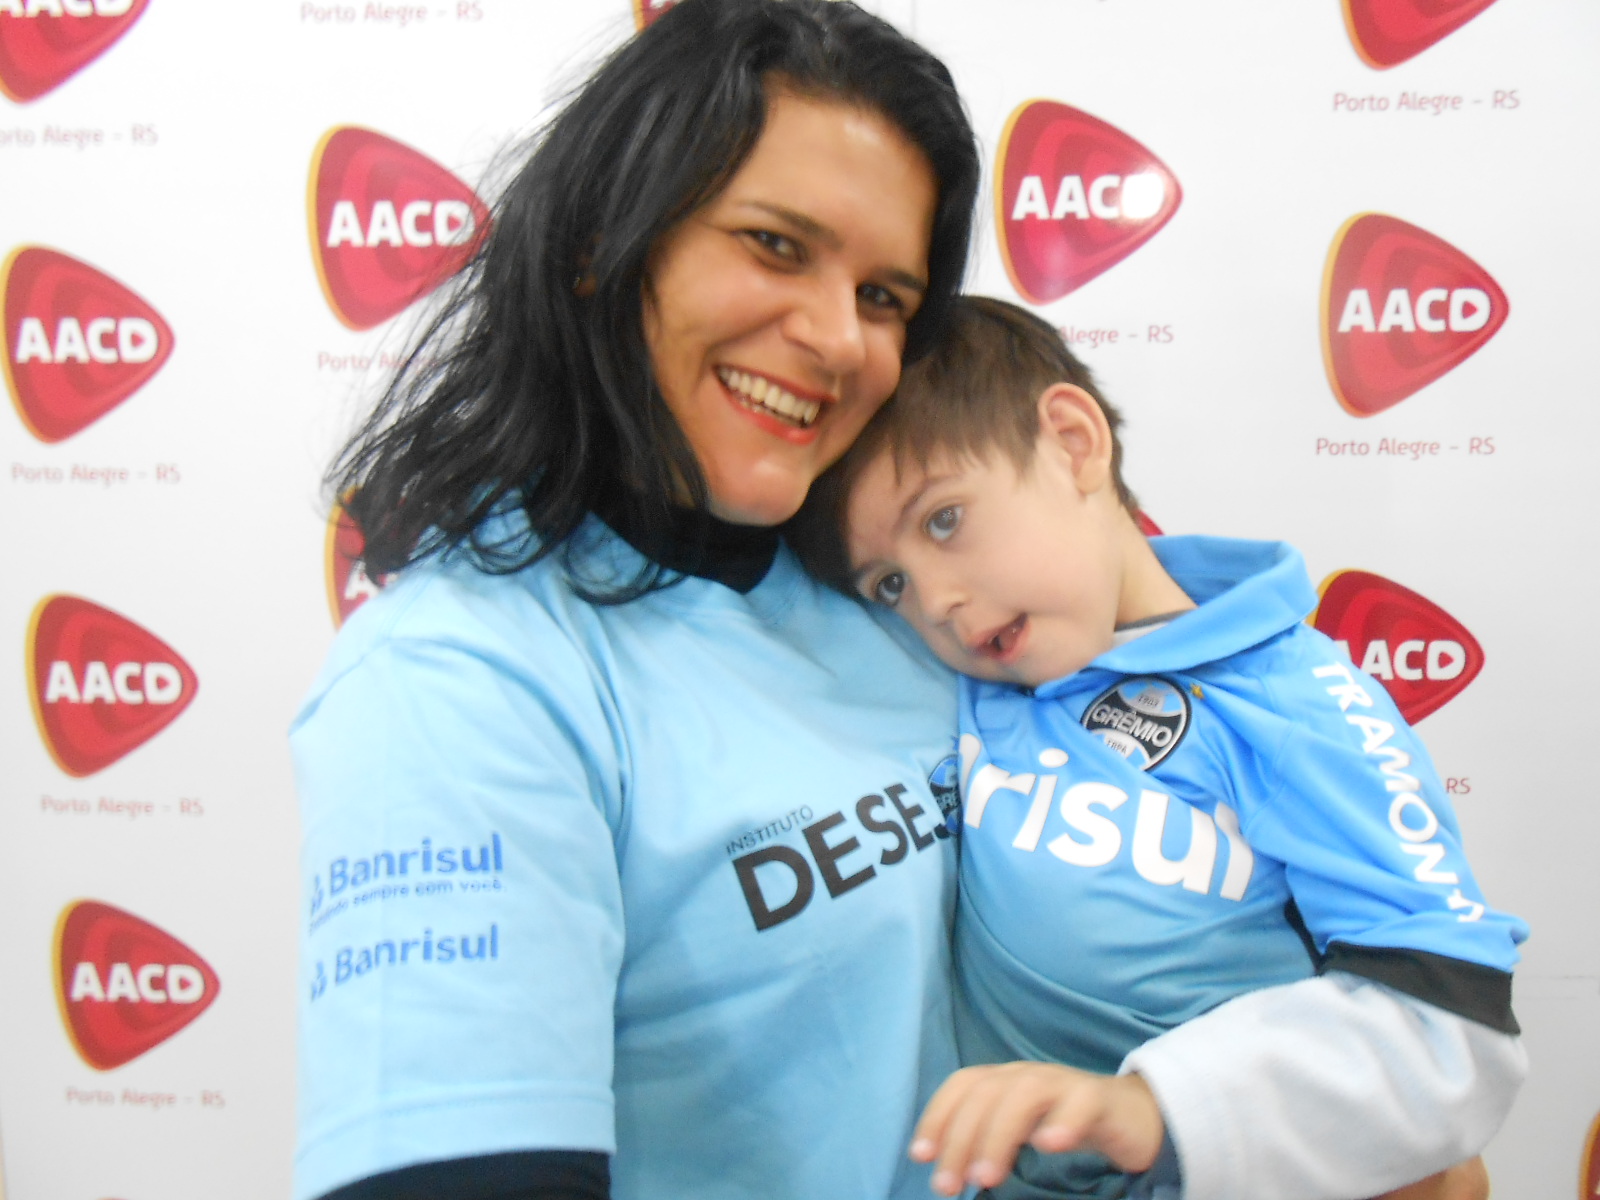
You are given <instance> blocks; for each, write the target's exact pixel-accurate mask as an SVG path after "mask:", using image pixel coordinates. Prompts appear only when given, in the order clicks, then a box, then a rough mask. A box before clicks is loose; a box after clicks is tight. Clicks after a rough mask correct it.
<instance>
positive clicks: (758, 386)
mask: <svg viewBox="0 0 1600 1200" xmlns="http://www.w3.org/2000/svg"><path fill="white" fill-rule="evenodd" d="M717 378H718V379H720V380H721V381H722V386H723V387H725V388H727V389H728V391H730V392H732V393H733V394H734V396H736V397H737V398H738V399H739V401H740V402H741V403H743V404H744V405H746V406H747V407H749V408H753V409H756V410H758V411H760V412H763V413H767V414H769V415H771V416H774V417H777V418H778V419H779V420H780V421H783V422H784V423H786V424H788V425H792V426H794V427H795V428H796V429H810V428H811V426H812V425H813V424H814V423H815V422H816V419H817V414H818V413H820V412H821V411H822V402H821V401H820V400H811V399H803V398H801V397H799V396H796V395H795V394H794V393H793V392H791V391H790V390H789V389H788V388H786V387H784V386H783V385H782V384H780V383H778V382H776V381H775V380H772V379H768V378H766V377H765V376H762V375H752V374H751V373H750V372H748V371H740V370H737V369H736V368H734V367H718V368H717Z"/></svg>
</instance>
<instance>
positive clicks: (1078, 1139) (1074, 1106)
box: [1030, 1079, 1106, 1154]
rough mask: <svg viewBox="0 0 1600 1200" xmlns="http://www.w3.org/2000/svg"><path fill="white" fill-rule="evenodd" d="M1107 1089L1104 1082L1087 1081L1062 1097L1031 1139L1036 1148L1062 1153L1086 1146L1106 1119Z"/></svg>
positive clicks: (1058, 1096) (1046, 1114)
mask: <svg viewBox="0 0 1600 1200" xmlns="http://www.w3.org/2000/svg"><path fill="white" fill-rule="evenodd" d="M1105 1112H1106V1095H1105V1087H1104V1085H1103V1083H1102V1082H1101V1081H1100V1080H1094V1079H1089V1080H1085V1081H1084V1082H1083V1084H1082V1085H1081V1086H1079V1087H1076V1088H1074V1089H1072V1090H1071V1091H1070V1092H1067V1093H1065V1094H1058V1095H1057V1096H1056V1098H1055V1103H1053V1104H1052V1105H1051V1106H1050V1108H1049V1110H1048V1111H1046V1112H1045V1113H1043V1114H1042V1115H1041V1116H1040V1117H1039V1120H1038V1123H1037V1125H1036V1127H1035V1129H1034V1131H1033V1136H1032V1138H1031V1139H1030V1141H1031V1142H1032V1144H1033V1146H1034V1148H1035V1149H1038V1150H1043V1151H1044V1152H1045V1153H1046V1154H1060V1153H1062V1152H1063V1151H1066V1150H1075V1149H1077V1148H1078V1147H1080V1146H1082V1145H1084V1143H1085V1142H1086V1141H1088V1139H1089V1135H1090V1133H1091V1132H1092V1131H1093V1130H1094V1128H1095V1126H1096V1125H1097V1124H1098V1123H1099V1121H1100V1120H1101V1119H1102V1118H1103V1117H1104V1116H1105Z"/></svg>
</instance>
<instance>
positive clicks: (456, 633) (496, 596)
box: [302, 550, 591, 713]
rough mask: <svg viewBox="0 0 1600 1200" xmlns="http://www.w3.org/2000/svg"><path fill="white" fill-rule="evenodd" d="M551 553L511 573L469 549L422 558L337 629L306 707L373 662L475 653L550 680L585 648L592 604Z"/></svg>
mask: <svg viewBox="0 0 1600 1200" xmlns="http://www.w3.org/2000/svg"><path fill="white" fill-rule="evenodd" d="M559 558H560V556H559V555H549V556H546V557H544V558H541V559H539V560H538V561H537V562H534V563H533V564H531V565H529V566H526V567H523V568H521V569H519V570H515V571H510V572H495V571H490V570H486V569H484V567H483V566H482V565H481V564H480V563H478V562H476V561H475V560H474V559H473V557H472V556H471V555H470V554H469V553H467V552H466V551H465V550H455V551H451V552H447V553H444V554H441V555H437V556H435V557H432V558H429V559H426V560H423V561H422V562H418V563H414V564H412V565H411V566H409V567H406V568H405V569H404V570H402V571H400V572H398V573H397V574H396V575H394V576H393V577H391V579H390V580H389V581H388V582H387V583H386V584H385V586H384V587H383V588H382V589H381V590H380V591H379V592H378V594H377V595H375V596H374V597H372V598H371V599H370V600H368V601H367V602H366V603H365V604H363V605H362V606H361V607H360V608H359V609H357V610H356V611H355V612H354V613H352V614H351V616H350V618H349V619H348V620H347V621H346V622H345V623H344V626H343V627H342V628H341V629H340V630H339V632H338V634H337V635H336V636H335V638H334V641H333V645H332V646H331V647H330V649H329V652H328V657H327V659H326V660H325V662H324V664H323V667H322V671H321V672H320V674H319V675H318V677H317V680H316V682H315V683H314V684H313V686H312V688H311V692H310V695H309V696H308V697H307V700H306V704H305V706H304V708H303V709H302V713H304V712H306V711H308V710H309V709H311V708H312V707H314V706H315V704H316V702H317V701H318V699H319V698H320V697H322V696H323V695H325V694H326V693H327V692H328V691H329V690H330V689H331V688H333V687H335V686H337V685H338V684H339V682H340V681H341V680H343V679H345V678H347V677H348V676H350V675H351V674H352V673H359V672H361V671H363V670H364V669H365V668H367V667H369V666H370V665H371V664H372V663H373V662H374V660H383V661H385V662H392V661H394V660H396V659H403V660H409V661H415V662H419V663H421V662H426V663H432V664H439V665H440V666H441V667H442V668H444V669H448V664H449V663H450V662H451V661H461V660H465V659H472V660H477V661H484V662H490V663H493V664H495V666H496V667H497V669H498V671H499V672H500V673H501V674H506V675H517V674H521V673H524V672H528V671H537V672H538V673H539V674H540V675H542V676H543V677H546V678H548V677H549V676H551V675H552V673H554V672H555V671H558V670H559V668H560V665H561V663H562V661H563V660H568V661H570V662H571V663H572V665H573V666H574V667H576V666H578V665H580V664H579V663H578V661H577V660H578V659H579V658H581V655H580V654H578V652H577V651H576V650H575V647H576V646H577V645H578V644H579V643H581V642H582V640H583V638H582V633H581V629H580V627H581V626H582V624H583V623H584V613H585V612H586V611H587V610H589V609H590V608H591V606H590V605H588V604H587V603H586V602H585V601H583V600H582V599H581V598H580V597H579V596H578V595H577V593H576V591H575V590H574V588H573V586H572V583H571V581H570V579H569V577H568V575H567V572H566V571H565V570H564V569H563V567H562V564H561V563H560V561H559Z"/></svg>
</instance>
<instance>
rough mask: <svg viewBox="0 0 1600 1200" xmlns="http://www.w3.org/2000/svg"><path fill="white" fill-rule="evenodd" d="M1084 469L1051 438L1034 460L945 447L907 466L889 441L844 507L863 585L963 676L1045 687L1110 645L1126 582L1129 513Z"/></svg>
mask: <svg viewBox="0 0 1600 1200" xmlns="http://www.w3.org/2000/svg"><path fill="white" fill-rule="evenodd" d="M1080 467H1081V464H1080V463H1077V462H1075V461H1074V459H1073V457H1072V454H1071V452H1070V450H1069V448H1068V447H1066V446H1064V445H1063V444H1061V443H1060V442H1059V441H1058V440H1056V439H1055V438H1052V437H1050V436H1049V435H1047V434H1042V435H1041V436H1040V437H1039V439H1038V442H1037V445H1036V447H1035V451H1034V456H1033V461H1032V462H1031V463H1030V464H1029V465H1028V467H1027V469H1026V470H1019V469H1018V468H1017V467H1016V466H1015V465H1014V464H1013V463H1012V462H1011V460H1010V459H1009V458H1007V457H1006V456H1005V455H1004V454H1003V453H1001V452H999V451H991V452H990V453H989V454H988V455H986V456H985V457H983V458H981V459H971V458H961V457H957V456H954V455H950V454H945V453H943V452H941V453H939V454H937V455H935V457H934V458H933V459H932V461H930V462H929V463H928V465H927V467H926V468H922V467H919V466H917V465H916V464H915V463H912V462H907V463H905V464H904V465H903V467H902V469H901V470H900V471H899V472H898V474H897V471H896V466H895V461H894V455H893V453H892V452H890V451H889V450H885V451H883V452H882V453H880V454H879V455H878V456H877V457H876V458H875V459H873V460H872V461H871V462H869V463H868V464H867V465H866V467H865V468H864V469H863V470H862V472H861V474H860V475H859V476H858V477H857V480H856V485H855V487H854V489H853V490H852V491H851V494H850V499H849V504H848V507H847V509H846V517H847V522H848V541H849V550H850V561H851V566H852V567H853V568H854V569H855V571H856V577H855V578H856V586H857V588H858V589H859V590H860V592H861V594H862V595H864V596H865V597H866V598H867V599H869V600H872V601H874V602H876V603H879V604H883V605H886V606H888V607H890V608H893V609H894V610H895V611H896V612H898V613H899V614H900V615H901V616H902V617H904V618H905V619H906V620H907V621H909V622H910V623H911V625H912V627H913V628H915V629H916V631H917V632H918V633H919V634H921V635H922V637H923V639H924V640H925V641H926V642H927V643H928V645H929V646H930V647H932V649H933V650H934V652H935V653H936V654H938V656H939V657H940V658H941V659H943V660H944V661H945V662H946V663H948V664H949V665H950V666H952V667H954V668H955V669H956V670H958V671H961V672H963V673H964V674H967V675H974V676H977V677H979V678H981V679H993V680H1000V681H1003V682H1009V683H1017V684H1023V685H1027V686H1035V685H1038V684H1041V683H1044V682H1046V681H1048V680H1051V679H1057V678H1060V677H1061V676H1063V675H1068V674H1070V673H1072V672H1073V671H1076V670H1078V669H1079V668H1080V667H1083V666H1084V665H1086V664H1087V663H1088V662H1089V661H1090V660H1091V659H1093V658H1095V657H1096V656H1098V655H1100V654H1102V653H1104V652H1105V651H1106V650H1108V649H1110V647H1111V637H1112V632H1113V630H1114V629H1115V626H1116V620H1117V612H1118V603H1119V597H1120V592H1121V586H1122V581H1121V566H1120V558H1119V556H1118V544H1117V534H1116V524H1115V521H1114V519H1113V516H1112V512H1120V509H1117V508H1115V507H1114V506H1115V500H1114V499H1113V500H1112V502H1111V503H1112V505H1113V509H1112V510H1111V511H1110V512H1108V510H1107V506H1106V501H1105V496H1104V489H1099V490H1098V491H1097V490H1096V489H1093V488H1089V489H1088V490H1086V489H1085V487H1084V486H1081V481H1082V478H1083V476H1082V472H1081V470H1080Z"/></svg>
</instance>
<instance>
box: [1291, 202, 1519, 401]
mask: <svg viewBox="0 0 1600 1200" xmlns="http://www.w3.org/2000/svg"><path fill="white" fill-rule="evenodd" d="M1510 311H1511V304H1510V301H1508V300H1507V299H1506V294H1505V293H1504V292H1503V291H1501V290H1500V285H1499V284H1497V283H1496V282H1495V281H1494V280H1493V279H1492V278H1490V276H1489V273H1488V272H1487V271H1485V270H1484V269H1483V268H1482V267H1480V266H1479V265H1478V264H1477V263H1475V262H1473V261H1472V259H1470V258H1468V257H1467V256H1466V255H1465V254H1463V253H1462V252H1461V251H1459V250H1457V249H1456V248H1455V247H1454V246H1452V245H1451V244H1450V243H1449V242H1446V241H1445V240H1444V239H1443V238H1439V237H1436V236H1435V235H1433V234H1431V233H1429V232H1428V231H1427V230H1426V229H1419V228H1418V227H1417V226H1415V225H1411V224H1408V223H1407V222H1405V221H1402V220H1400V219H1399V218H1398V217H1390V216H1385V215H1384V214H1383V213H1362V214H1360V215H1359V216H1355V217H1351V218H1350V220H1348V221H1346V222H1345V223H1344V226H1343V228H1341V229H1340V230H1339V232H1338V234H1337V235H1335V237H1334V239H1333V245H1332V247H1331V248H1330V249H1329V251H1328V262H1327V266H1326V268H1325V269H1324V271H1323V277H1322V358H1323V364H1324V366H1325V367H1326V368H1327V372H1328V382H1329V383H1330V384H1331V385H1332V386H1333V394H1334V396H1335V397H1336V398H1337V399H1338V401H1339V404H1340V405H1341V406H1342V407H1343V408H1344V410H1345V411H1346V412H1348V413H1349V414H1350V415H1351V416H1356V417H1370V416H1372V415H1374V414H1375V413H1381V412H1383V411H1384V410H1385V409H1388V408H1393V407H1394V406H1395V405H1396V404H1399V403H1400V401H1402V400H1404V399H1405V398H1406V397H1407V396H1410V395H1411V394H1412V393H1414V392H1417V391H1420V390H1421V389H1422V388H1424V387H1426V386H1427V385H1428V384H1430V383H1432V382H1433V381H1434V380H1436V379H1438V378H1439V377H1440V376H1441V375H1443V374H1445V373H1446V372H1448V371H1452V370H1454V369H1455V368H1456V367H1458V366H1460V365H1461V364H1462V363H1463V362H1464V361H1466V360H1467V359H1468V358H1470V357H1471V356H1472V355H1474V354H1476V353H1477V352H1478V351H1479V350H1481V349H1482V348H1483V346H1484V343H1486V342H1487V341H1488V340H1489V339H1490V338H1492V337H1493V336H1494V335H1495V334H1496V333H1498V332H1499V331H1500V326H1502V325H1504V324H1505V321H1506V316H1507V314H1508V313H1509V312H1510Z"/></svg>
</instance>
